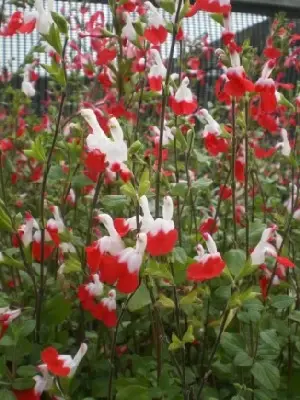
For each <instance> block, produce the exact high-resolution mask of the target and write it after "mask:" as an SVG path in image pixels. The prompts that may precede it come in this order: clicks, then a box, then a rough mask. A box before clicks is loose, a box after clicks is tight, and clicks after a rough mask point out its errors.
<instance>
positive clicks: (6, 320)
mask: <svg viewBox="0 0 300 400" xmlns="http://www.w3.org/2000/svg"><path fill="white" fill-rule="evenodd" d="M20 315H21V310H20V309H17V310H11V309H10V308H9V307H2V308H0V328H1V330H0V338H2V336H3V335H4V334H5V332H6V331H7V329H8V327H9V325H10V324H11V323H12V322H13V321H14V320H15V319H16V318H18V317H19V316H20Z"/></svg>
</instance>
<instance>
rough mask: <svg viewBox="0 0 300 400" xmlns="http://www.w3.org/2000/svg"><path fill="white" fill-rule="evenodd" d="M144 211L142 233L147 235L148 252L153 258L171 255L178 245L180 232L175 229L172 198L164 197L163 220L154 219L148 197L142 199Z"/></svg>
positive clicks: (141, 204)
mask: <svg viewBox="0 0 300 400" xmlns="http://www.w3.org/2000/svg"><path fill="white" fill-rule="evenodd" d="M140 206H141V208H142V210H143V218H142V223H141V232H145V233H147V248H146V251H147V252H148V253H149V254H150V255H152V256H162V255H165V254H168V253H170V252H171V251H172V250H173V249H174V247H175V244H176V241H177V237H178V232H177V230H176V229H175V228H174V221H173V213H174V204H173V200H172V198H171V197H170V196H165V197H164V202H163V208H162V218H156V219H154V218H153V217H152V215H151V213H150V210H149V204H148V200H147V198H146V196H142V197H141V198H140Z"/></svg>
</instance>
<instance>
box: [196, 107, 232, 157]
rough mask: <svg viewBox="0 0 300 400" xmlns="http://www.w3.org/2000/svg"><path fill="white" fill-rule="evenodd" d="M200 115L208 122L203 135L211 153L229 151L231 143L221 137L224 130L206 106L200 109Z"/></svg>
mask: <svg viewBox="0 0 300 400" xmlns="http://www.w3.org/2000/svg"><path fill="white" fill-rule="evenodd" d="M198 116H200V119H204V120H205V121H206V122H207V124H206V125H205V127H204V130H203V133H202V135H203V138H204V144H205V147H206V150H207V151H208V152H209V154H211V155H212V156H217V155H218V154H219V153H227V151H228V148H229V145H228V142H227V140H226V139H225V138H223V137H221V133H222V131H221V127H220V125H219V124H218V122H217V121H216V120H214V119H213V117H212V116H211V115H210V114H209V112H208V111H207V110H206V109H204V108H203V109H201V110H200V111H199V113H198Z"/></svg>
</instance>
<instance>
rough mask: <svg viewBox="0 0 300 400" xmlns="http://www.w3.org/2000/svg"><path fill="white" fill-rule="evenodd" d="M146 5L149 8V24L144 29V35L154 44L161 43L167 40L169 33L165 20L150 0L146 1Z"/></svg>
mask: <svg viewBox="0 0 300 400" xmlns="http://www.w3.org/2000/svg"><path fill="white" fill-rule="evenodd" d="M145 6H146V8H147V9H148V26H147V28H146V29H145V31H144V36H145V38H146V39H147V40H148V41H149V42H150V43H152V44H153V45H154V46H157V45H161V44H162V43H164V42H165V41H166V39H167V35H168V31H167V29H166V28H165V22H164V20H163V18H162V16H161V15H160V13H159V12H158V11H157V9H156V8H155V7H154V5H153V4H152V3H150V1H146V2H145Z"/></svg>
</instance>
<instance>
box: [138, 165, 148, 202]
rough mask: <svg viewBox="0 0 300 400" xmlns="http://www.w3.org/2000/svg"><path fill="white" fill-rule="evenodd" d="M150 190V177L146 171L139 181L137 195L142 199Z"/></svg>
mask: <svg viewBox="0 0 300 400" xmlns="http://www.w3.org/2000/svg"><path fill="white" fill-rule="evenodd" d="M149 189H150V176H149V170H148V169H146V170H145V171H144V172H143V174H142V176H141V179H140V184H139V190H138V195H139V197H142V196H143V195H145V194H147V193H148V192H149Z"/></svg>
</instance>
